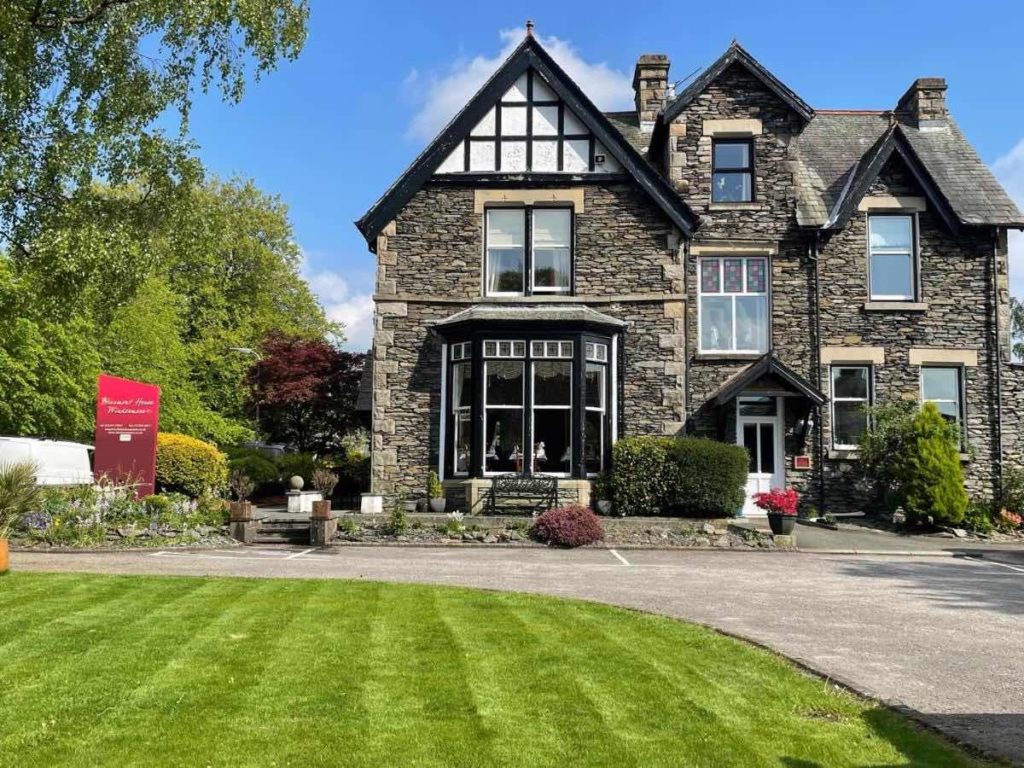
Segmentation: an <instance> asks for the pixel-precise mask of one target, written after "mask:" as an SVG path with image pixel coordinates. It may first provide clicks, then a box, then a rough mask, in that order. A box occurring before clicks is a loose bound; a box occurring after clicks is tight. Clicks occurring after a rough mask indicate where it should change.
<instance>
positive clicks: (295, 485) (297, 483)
mask: <svg viewBox="0 0 1024 768" xmlns="http://www.w3.org/2000/svg"><path fill="white" fill-rule="evenodd" d="M288 484H289V485H290V486H291V487H292V490H293V491H301V490H302V486H304V485H305V484H306V483H305V481H303V479H302V478H301V477H300V476H299V475H292V479H291V480H289V481H288Z"/></svg>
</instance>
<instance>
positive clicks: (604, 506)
mask: <svg viewBox="0 0 1024 768" xmlns="http://www.w3.org/2000/svg"><path fill="white" fill-rule="evenodd" d="M591 490H592V492H593V494H594V500H595V501H594V509H595V510H597V513H598V514H599V515H610V514H611V512H612V493H611V491H612V489H611V480H610V478H609V477H608V475H606V474H605V473H604V472H600V473H598V475H597V477H595V478H594V482H593V484H592V486H591Z"/></svg>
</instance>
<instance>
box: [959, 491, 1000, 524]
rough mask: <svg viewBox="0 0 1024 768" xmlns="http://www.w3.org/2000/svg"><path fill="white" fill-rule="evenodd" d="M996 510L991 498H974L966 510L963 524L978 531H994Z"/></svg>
mask: <svg viewBox="0 0 1024 768" xmlns="http://www.w3.org/2000/svg"><path fill="white" fill-rule="evenodd" d="M995 512H996V509H995V505H994V504H993V503H992V500H991V499H984V498H972V499H971V501H970V503H969V504H968V505H967V510H966V511H965V512H964V519H963V521H962V522H961V525H962V526H963V527H964V528H966V529H967V530H969V531H975V532H976V533H992V529H993V528H994V527H995V525H994V523H993V517H994V515H995Z"/></svg>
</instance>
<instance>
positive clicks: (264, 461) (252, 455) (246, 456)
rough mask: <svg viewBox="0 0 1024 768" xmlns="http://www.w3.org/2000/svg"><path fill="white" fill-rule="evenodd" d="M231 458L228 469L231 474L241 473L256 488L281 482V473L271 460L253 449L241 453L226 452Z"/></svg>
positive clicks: (234, 451)
mask: <svg viewBox="0 0 1024 768" xmlns="http://www.w3.org/2000/svg"><path fill="white" fill-rule="evenodd" d="M228 455H229V456H230V457H231V458H230V460H229V461H228V467H229V469H230V470H231V471H232V472H241V473H242V474H244V475H246V476H247V477H248V478H249V479H251V480H252V481H253V482H254V483H256V485H257V486H260V485H266V484H268V483H277V482H280V480H281V471H280V470H279V469H278V467H277V464H275V463H274V461H273V459H271V458H270V457H268V456H266V455H265V454H263V453H261V452H260V451H258V450H255V449H243V450H242V451H241V452H236V450H228Z"/></svg>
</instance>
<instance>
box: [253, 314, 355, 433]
mask: <svg viewBox="0 0 1024 768" xmlns="http://www.w3.org/2000/svg"><path fill="white" fill-rule="evenodd" d="M262 352H263V359H262V360H259V361H258V362H256V363H254V364H253V366H252V368H250V369H249V372H248V374H247V377H246V381H247V384H248V386H249V403H250V406H252V407H253V408H254V410H255V406H256V404H259V409H258V412H259V428H260V431H261V432H262V433H263V435H264V436H265V437H266V438H267V439H268V440H270V441H271V442H280V443H285V444H287V445H288V446H290V447H291V448H293V449H294V450H297V451H308V452H313V453H330V452H332V451H337V450H339V448H340V446H341V439H342V437H344V436H345V435H346V434H347V433H348V432H350V431H352V429H353V428H354V427H355V426H356V424H357V418H356V410H355V409H356V397H357V396H358V393H359V380H360V378H361V377H362V375H363V367H364V366H365V364H366V354H365V353H358V352H344V351H342V350H340V349H338V348H337V347H335V346H334V345H333V344H330V343H328V342H326V341H322V340H316V339H314V340H311V339H302V338H297V337H294V336H285V335H282V334H272V335H270V336H268V337H267V338H266V339H265V340H264V342H263V345H262Z"/></svg>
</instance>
